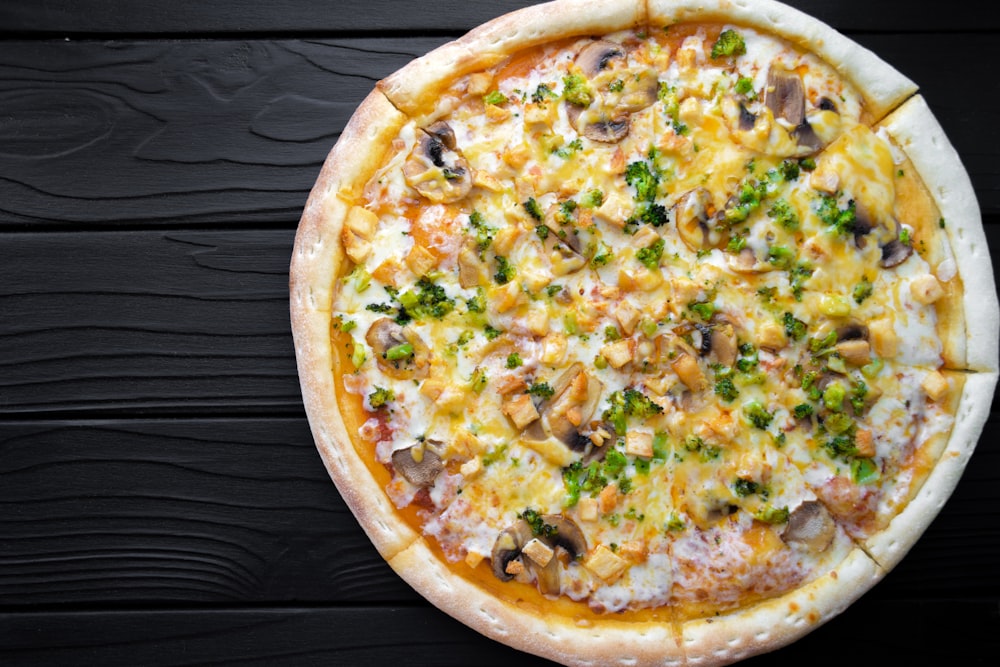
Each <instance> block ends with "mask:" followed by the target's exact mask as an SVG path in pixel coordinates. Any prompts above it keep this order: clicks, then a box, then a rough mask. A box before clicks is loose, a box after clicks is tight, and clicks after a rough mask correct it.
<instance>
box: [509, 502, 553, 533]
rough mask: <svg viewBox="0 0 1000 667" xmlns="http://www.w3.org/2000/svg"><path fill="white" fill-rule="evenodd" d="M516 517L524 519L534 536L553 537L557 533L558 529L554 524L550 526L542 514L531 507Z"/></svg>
mask: <svg viewBox="0 0 1000 667" xmlns="http://www.w3.org/2000/svg"><path fill="white" fill-rule="evenodd" d="M517 518H518V519H524V521H525V522H526V523H527V524H528V525H529V526H531V534H532V535H534V536H535V537H555V536H556V535H558V534H559V529H558V528H557V527H556V526H551V525H549V524H547V523H545V521H544V520H543V519H542V515H541V514H539V513H538V510H534V509H532V508H530V507H529V508H527V509H526V510H524V511H523V512H521V513H520V514H518V515H517Z"/></svg>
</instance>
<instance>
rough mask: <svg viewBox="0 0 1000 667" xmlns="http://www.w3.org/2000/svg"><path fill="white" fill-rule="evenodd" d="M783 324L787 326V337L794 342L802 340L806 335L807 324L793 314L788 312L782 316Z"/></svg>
mask: <svg viewBox="0 0 1000 667" xmlns="http://www.w3.org/2000/svg"><path fill="white" fill-rule="evenodd" d="M782 323H783V324H784V325H785V335H786V336H788V337H789V338H791V339H792V340H802V337H803V336H805V335H806V323H805V322H803V321H802V320H800V319H798V318H797V317H795V316H794V315H792V314H791V313H788V312H786V313H785V314H784V315H783V316H782Z"/></svg>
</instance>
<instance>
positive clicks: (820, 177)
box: [809, 166, 840, 195]
mask: <svg viewBox="0 0 1000 667" xmlns="http://www.w3.org/2000/svg"><path fill="white" fill-rule="evenodd" d="M809 185H811V186H812V188H813V189H814V190H819V191H820V192H823V193H825V194H828V195H832V194H835V193H836V192H837V188H839V187H840V176H838V175H837V172H836V171H835V170H834V169H832V168H826V167H822V166H821V167H819V168H818V169H816V170H814V171H813V172H812V173H811V174H810V175H809Z"/></svg>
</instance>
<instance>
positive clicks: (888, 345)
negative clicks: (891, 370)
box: [868, 319, 899, 359]
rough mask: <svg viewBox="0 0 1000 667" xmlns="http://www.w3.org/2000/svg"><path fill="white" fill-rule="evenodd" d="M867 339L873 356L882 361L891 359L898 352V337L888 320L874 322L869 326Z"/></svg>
mask: <svg viewBox="0 0 1000 667" xmlns="http://www.w3.org/2000/svg"><path fill="white" fill-rule="evenodd" d="M868 338H869V340H870V341H871V344H872V347H873V348H874V349H875V354H877V355H878V356H880V357H882V358H883V359H892V358H893V357H895V356H896V354H897V352H898V351H899V337H898V336H897V335H896V331H895V330H894V329H893V327H892V322H890V321H889V320H888V319H879V320H875V321H874V322H872V323H871V324H869V325H868Z"/></svg>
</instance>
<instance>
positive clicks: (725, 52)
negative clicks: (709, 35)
mask: <svg viewBox="0 0 1000 667" xmlns="http://www.w3.org/2000/svg"><path fill="white" fill-rule="evenodd" d="M746 52H747V45H746V42H745V41H743V36H742V35H740V33H738V32H736V31H735V30H723V31H722V32H721V33H720V34H719V39H717V40H715V44H713V45H712V57H713V58H721V57H723V56H741V55H743V54H744V53H746Z"/></svg>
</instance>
